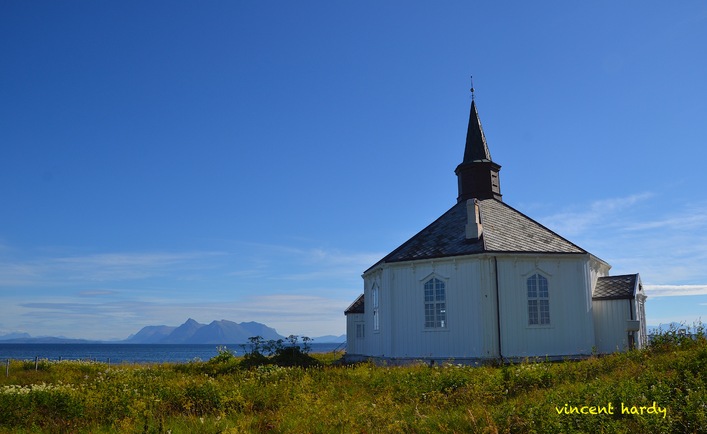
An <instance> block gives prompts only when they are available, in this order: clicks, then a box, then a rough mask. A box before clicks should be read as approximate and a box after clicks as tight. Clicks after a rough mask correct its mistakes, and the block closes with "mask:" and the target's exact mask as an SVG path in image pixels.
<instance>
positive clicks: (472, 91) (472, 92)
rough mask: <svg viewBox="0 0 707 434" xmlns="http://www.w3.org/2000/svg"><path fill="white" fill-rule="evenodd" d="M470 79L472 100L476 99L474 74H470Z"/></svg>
mask: <svg viewBox="0 0 707 434" xmlns="http://www.w3.org/2000/svg"><path fill="white" fill-rule="evenodd" d="M469 79H470V80H471V89H469V90H471V100H472V101H473V100H474V76H473V75H470V76H469Z"/></svg>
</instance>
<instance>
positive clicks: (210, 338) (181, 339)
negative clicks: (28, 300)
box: [0, 318, 346, 345]
mask: <svg viewBox="0 0 707 434" xmlns="http://www.w3.org/2000/svg"><path fill="white" fill-rule="evenodd" d="M253 336H261V337H262V338H263V339H264V340H266V341H267V340H271V339H272V340H278V339H285V336H282V335H281V334H279V333H278V332H277V331H276V330H275V329H274V328H272V327H268V326H267V325H265V324H261V323H259V322H254V321H250V322H241V323H235V322H233V321H228V320H220V321H212V322H211V323H210V324H201V323H199V322H197V321H195V320H193V319H191V318H189V319H188V320H187V321H186V322H185V323H184V324H182V325H180V326H178V327H173V326H166V325H157V326H146V327H143V328H142V329H141V330H140V331H138V332H137V333H135V334H133V335H130V336H129V337H128V338H127V339H124V340H122V341H110V343H113V344H115V343H124V344H215V345H226V344H244V343H247V342H248V338H250V337H253ZM312 339H313V342H316V343H340V342H345V341H346V335H341V336H334V335H326V336H319V337H313V338H312ZM106 342H107V341H95V340H86V339H69V338H64V337H53V336H42V337H32V336H30V335H29V334H27V333H10V334H8V335H3V336H0V343H17V344H22V343H28V344H29V343H34V344H52V343H78V344H88V343H96V344H100V343H106Z"/></svg>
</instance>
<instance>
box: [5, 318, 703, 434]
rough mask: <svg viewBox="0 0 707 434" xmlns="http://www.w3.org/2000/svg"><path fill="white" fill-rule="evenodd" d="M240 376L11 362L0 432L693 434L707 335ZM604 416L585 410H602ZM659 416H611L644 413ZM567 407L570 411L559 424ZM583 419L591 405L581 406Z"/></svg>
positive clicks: (698, 429)
mask: <svg viewBox="0 0 707 434" xmlns="http://www.w3.org/2000/svg"><path fill="white" fill-rule="evenodd" d="M315 357H317V359H318V363H317V364H312V365H311V366H309V367H306V368H305V367H301V366H288V367H283V366H278V365H275V364H266V365H257V366H251V367H244V366H243V364H242V362H243V360H242V359H237V358H235V357H233V356H232V355H229V354H227V353H222V354H220V355H219V356H217V357H215V358H214V359H212V360H210V361H207V362H191V363H186V364H164V365H149V366H148V365H113V366H109V365H107V364H103V363H94V362H48V361H43V362H42V363H40V364H39V367H38V369H37V370H35V366H34V362H32V363H25V362H19V361H15V362H12V363H11V366H10V375H9V377H5V375H4V374H5V372H2V373H1V375H0V432H2V433H10V432H12V433H35V432H57V433H59V432H71V433H89V432H90V433H125V432H127V433H241V432H277V433H332V432H334V433H336V432H343V433H377V432H382V433H418V432H419V433H428V432H429V433H433V432H434V433H436V432H447V433H453V432H456V433H466V432H472V433H589V432H604V433H636V432H645V433H666V434H667V433H703V432H707V339H705V335H704V331H703V330H701V331H700V333H696V334H695V335H694V336H690V335H687V336H686V335H681V334H679V333H670V332H669V331H668V332H665V333H663V334H661V335H660V336H659V337H658V338H657V339H654V341H653V344H652V346H651V347H650V348H648V349H646V350H641V351H631V352H628V353H621V354H615V355H611V356H604V357H592V358H589V359H587V360H583V361H566V362H558V363H546V362H539V363H536V362H534V361H531V360H529V361H526V362H524V363H520V364H515V365H504V366H483V367H466V366H457V365H454V364H453V363H450V364H448V365H444V366H435V367H429V366H427V365H424V364H418V365H411V366H404V367H381V366H375V365H373V364H370V363H363V364H356V365H350V366H345V365H337V364H336V363H334V362H335V361H336V360H335V358H334V357H333V356H332V355H331V354H326V355H315ZM609 403H610V404H611V405H612V406H613V408H614V414H599V415H592V414H581V413H579V409H580V407H582V406H608V405H609ZM653 403H656V405H657V406H658V407H660V408H663V409H666V413H665V416H663V415H662V414H647V413H645V412H644V414H643V415H640V414H621V408H622V405H623V406H625V407H629V408H630V407H633V406H636V408H637V409H639V408H640V407H641V406H644V407H650V406H652V405H653ZM565 405H567V408H570V407H572V406H576V407H577V408H578V413H572V414H565V413H562V414H558V411H557V408H560V409H562V408H565ZM586 411H588V409H586Z"/></svg>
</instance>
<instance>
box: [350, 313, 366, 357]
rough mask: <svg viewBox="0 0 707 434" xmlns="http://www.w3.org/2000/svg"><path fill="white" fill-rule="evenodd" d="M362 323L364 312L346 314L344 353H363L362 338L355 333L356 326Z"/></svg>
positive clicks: (363, 340)
mask: <svg viewBox="0 0 707 434" xmlns="http://www.w3.org/2000/svg"><path fill="white" fill-rule="evenodd" d="M359 324H361V325H364V326H365V322H364V314H362V313H350V314H348V315H346V353H347V354H356V355H358V354H364V342H365V335H364V338H360V337H358V336H357V334H356V326H357V325H359Z"/></svg>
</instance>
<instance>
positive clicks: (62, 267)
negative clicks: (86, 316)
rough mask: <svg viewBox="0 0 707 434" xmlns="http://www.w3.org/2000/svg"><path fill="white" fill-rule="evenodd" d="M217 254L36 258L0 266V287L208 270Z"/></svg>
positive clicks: (70, 282)
mask: <svg viewBox="0 0 707 434" xmlns="http://www.w3.org/2000/svg"><path fill="white" fill-rule="evenodd" d="M219 255H223V253H221V252H187V253H102V254H95V255H83V256H71V255H59V256H53V257H36V258H32V259H29V260H24V261H20V260H16V261H5V262H4V263H3V264H0V287H11V286H12V287H17V286H42V285H46V284H48V283H51V284H52V285H54V286H65V285H73V284H75V283H76V282H96V281H123V280H137V279H145V278H149V277H153V276H161V275H166V274H173V273H179V274H181V273H184V272H185V271H186V270H192V269H198V268H208V267H210V266H211V265H210V263H209V260H213V258H214V257H215V256H219Z"/></svg>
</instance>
